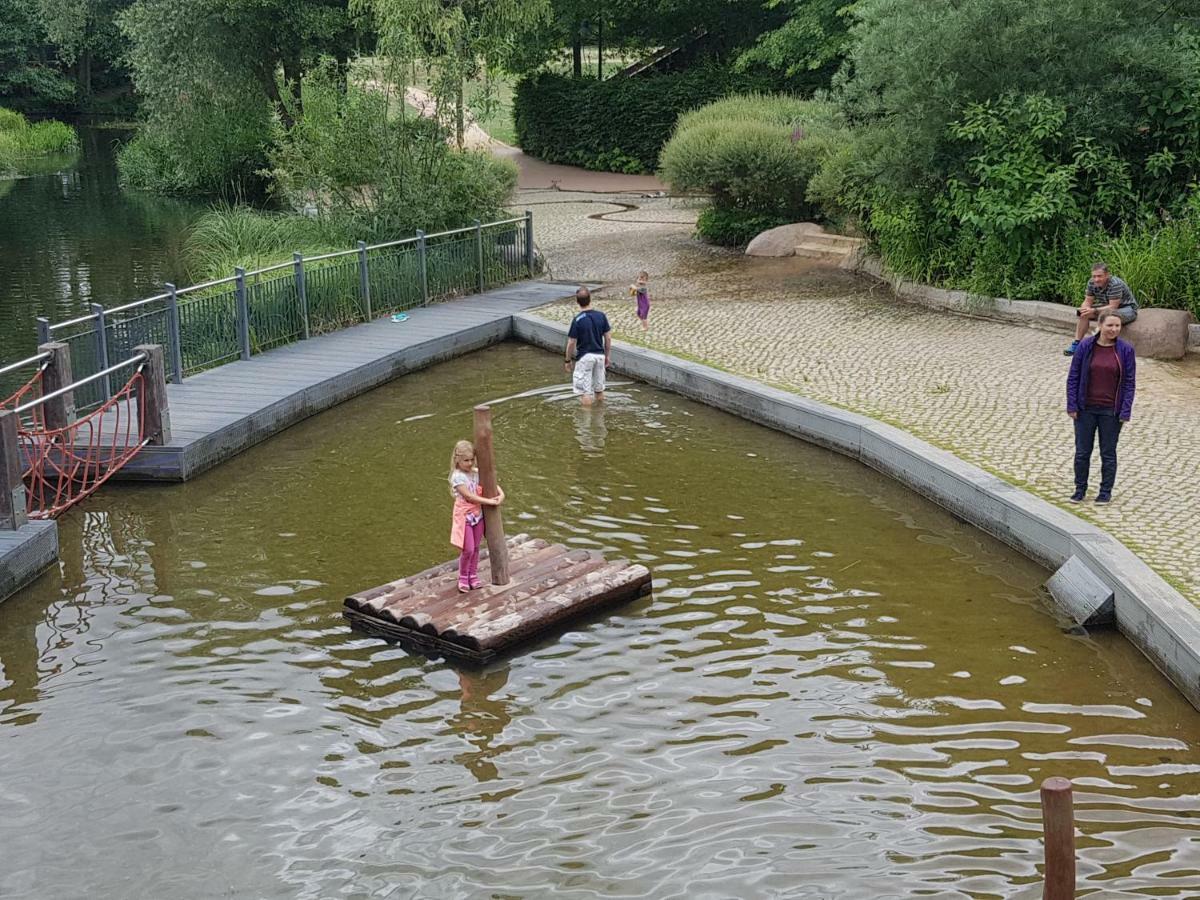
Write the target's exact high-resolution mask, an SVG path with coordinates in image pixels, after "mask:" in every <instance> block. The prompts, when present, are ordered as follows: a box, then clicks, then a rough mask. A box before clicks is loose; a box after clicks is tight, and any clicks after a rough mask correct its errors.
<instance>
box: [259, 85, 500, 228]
mask: <svg viewBox="0 0 1200 900" xmlns="http://www.w3.org/2000/svg"><path fill="white" fill-rule="evenodd" d="M291 113H292V115H293V116H294V120H295V123H294V124H293V125H292V127H290V128H285V127H284V126H283V125H279V126H278V128H277V132H276V141H275V147H274V149H273V150H272V151H271V154H270V159H271V167H272V168H271V176H272V178H273V179H274V189H275V191H276V192H277V193H278V194H279V195H280V196H281V197H282V198H283V199H284V200H285V201H286V202H287V203H288V205H289V206H291V207H292V208H293V209H309V210H311V211H313V212H315V214H316V216H317V217H318V219H319V220H320V221H322V223H323V225H322V227H324V228H327V229H332V231H333V232H334V233H337V234H342V235H346V236H351V237H353V239H354V240H368V241H369V240H377V241H383V240H389V239H392V238H395V237H397V236H407V235H411V234H412V233H413V232H415V231H416V230H417V229H424V230H425V231H427V232H433V231H441V230H444V229H448V228H457V227H461V226H464V225H468V224H470V222H471V220H472V219H480V220H482V221H487V220H495V219H499V218H502V215H501V214H502V212H503V211H504V209H505V207H506V206H507V204H508V203H509V201H510V200H511V197H512V192H513V190H514V189H515V187H516V183H517V170H516V166H515V165H513V164H512V163H511V162H509V161H506V160H500V159H497V158H495V157H493V156H492V155H491V154H488V153H476V152H463V151H459V150H456V149H455V148H453V147H451V146H450V144H449V143H448V137H449V135H448V134H447V132H446V130H445V128H443V127H442V126H440V125H439V124H438V123H436V122H434V121H432V120H430V119H425V118H419V117H416V118H411V117H410V118H407V119H396V118H394V117H392V116H389V114H388V107H387V98H386V97H384V96H383V95H382V94H380V93H378V92H374V91H366V90H363V89H361V88H357V87H350V88H348V89H346V90H342V89H341V88H340V86H339V84H338V81H337V78H336V75H335V73H333V72H332V71H329V70H324V69H323V70H319V71H317V72H314V73H313V74H311V75H309V76H307V77H306V78H305V80H304V83H303V87H302V106H300V107H298V108H296V109H294V110H291Z"/></svg>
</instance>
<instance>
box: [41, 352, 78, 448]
mask: <svg viewBox="0 0 1200 900" xmlns="http://www.w3.org/2000/svg"><path fill="white" fill-rule="evenodd" d="M38 352H39V353H49V354H50V360H49V362H47V363H46V370H45V371H44V372H42V396H43V397H44V396H46V395H47V394H52V393H54V392H55V391H57V390H61V389H62V388H65V387H69V386H70V385H71V384H73V383H74V379H73V378H72V376H71V347H70V345H68V344H64V343H62V342H61V341H50V342H48V343H45V344H42V345H41V346H40V347H38ZM42 420H43V421H44V422H45V423H46V430H47V431H58V430H59V429H61V428H66V427H67V426H68V425H70V424H72V423H73V422H74V421H75V392H74V391H67V392H66V393H65V394H63V395H62V396H61V397H55V398H54V399H53V400H47V401H46V402H45V403H43V404H42Z"/></svg>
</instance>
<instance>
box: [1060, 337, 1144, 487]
mask: <svg viewBox="0 0 1200 900" xmlns="http://www.w3.org/2000/svg"><path fill="white" fill-rule="evenodd" d="M1120 334H1121V317H1120V316H1118V315H1117V314H1116V313H1105V314H1104V315H1103V316H1101V318H1100V330H1099V331H1098V332H1097V333H1096V334H1095V335H1094V336H1092V337H1087V338H1084V339H1083V340H1082V341H1080V342H1079V349H1077V350H1076V351H1075V355H1074V356H1073V357H1071V372H1070V374H1069V375H1068V376H1067V415H1069V416H1070V417H1071V418H1072V419H1074V420H1075V493H1074V494H1072V495H1071V499H1072V500H1073V501H1074V502H1076V503H1078V502H1080V501H1081V500H1083V497H1084V494H1086V493H1087V486H1088V470H1089V469H1090V468H1091V465H1092V448H1093V447H1094V446H1095V443H1096V434H1097V433H1099V435H1100V493H1098V494H1097V495H1096V502H1097V503H1108V502H1109V501H1110V500H1111V499H1112V489H1113V482H1114V481H1116V480H1117V438H1119V437H1120V436H1121V426H1122V425H1123V424H1125V423H1126V422H1128V421H1129V416H1130V414H1131V413H1132V412H1133V392H1134V386H1135V384H1136V370H1137V360H1136V359H1135V357H1134V353H1133V346H1132V345H1131V344H1129V343H1128V342H1127V341H1123V340H1121V338H1120V337H1119V335H1120Z"/></svg>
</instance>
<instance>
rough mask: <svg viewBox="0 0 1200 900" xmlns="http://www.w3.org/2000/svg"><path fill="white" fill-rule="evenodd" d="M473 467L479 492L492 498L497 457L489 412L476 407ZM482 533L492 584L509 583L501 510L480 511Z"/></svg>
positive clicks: (485, 407) (492, 507) (489, 408)
mask: <svg viewBox="0 0 1200 900" xmlns="http://www.w3.org/2000/svg"><path fill="white" fill-rule="evenodd" d="M475 465H477V466H478V467H479V490H480V492H481V493H482V495H483V496H484V497H495V496H497V495H498V493H499V491H497V490H496V456H495V454H494V453H493V451H492V409H491V407H490V406H477V407H475ZM483 533H484V536H485V537H486V538H487V545H488V565H489V566H490V568H491V570H492V584H508V582H509V577H508V543H507V542H506V541H505V540H504V517H503V516H502V515H501V514H500V507H498V506H485V507H484V508H483Z"/></svg>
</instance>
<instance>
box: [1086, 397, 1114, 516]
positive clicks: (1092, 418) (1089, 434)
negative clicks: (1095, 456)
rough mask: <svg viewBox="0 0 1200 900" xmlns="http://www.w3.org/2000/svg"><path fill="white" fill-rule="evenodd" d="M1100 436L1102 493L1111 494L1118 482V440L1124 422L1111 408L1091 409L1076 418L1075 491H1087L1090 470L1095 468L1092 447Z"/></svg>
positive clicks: (1094, 407) (1088, 408) (1090, 407)
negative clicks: (1115, 483) (1097, 436)
mask: <svg viewBox="0 0 1200 900" xmlns="http://www.w3.org/2000/svg"><path fill="white" fill-rule="evenodd" d="M1097 433H1098V434H1099V435H1100V493H1101V494H1104V495H1106V496H1107V495H1108V494H1111V493H1112V489H1113V482H1115V481H1116V480H1117V438H1119V437H1120V436H1121V422H1120V420H1118V419H1117V414H1116V411H1115V410H1112V409H1109V408H1108V407H1103V406H1100V407H1097V406H1089V407H1087V408H1086V409H1081V410H1080V411H1079V415H1078V416H1076V418H1075V490H1076V491H1079V492H1080V493H1082V492H1083V491H1086V490H1087V484H1088V470H1089V469H1090V468H1091V465H1092V448H1093V447H1095V445H1096V435H1097Z"/></svg>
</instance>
